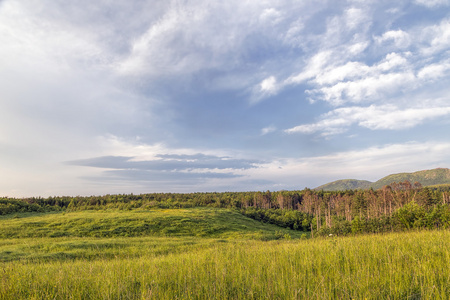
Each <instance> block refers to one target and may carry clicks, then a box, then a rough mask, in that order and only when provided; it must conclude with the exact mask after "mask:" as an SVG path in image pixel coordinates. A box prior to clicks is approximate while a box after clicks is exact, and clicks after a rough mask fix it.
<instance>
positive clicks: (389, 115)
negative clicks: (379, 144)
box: [285, 105, 450, 136]
mask: <svg viewBox="0 0 450 300" xmlns="http://www.w3.org/2000/svg"><path fill="white" fill-rule="evenodd" d="M449 114H450V107H417V108H407V109H399V108H398V107H396V106H394V105H384V106H374V105H371V106H369V107H357V106H353V107H344V108H338V109H335V110H333V111H331V112H329V113H326V114H324V115H323V116H322V117H321V120H320V121H318V122H316V123H312V124H304V125H299V126H296V127H293V128H290V129H287V130H285V132H286V133H305V134H311V133H315V132H321V133H322V135H323V136H327V135H332V134H339V133H342V132H345V131H347V129H348V128H349V127H350V126H351V125H353V124H357V125H358V126H361V127H365V128H368V129H371V130H381V129H383V130H399V129H406V128H412V127H414V126H417V125H418V124H421V123H423V122H424V121H425V120H430V119H435V118H439V117H443V116H447V115H449Z"/></svg>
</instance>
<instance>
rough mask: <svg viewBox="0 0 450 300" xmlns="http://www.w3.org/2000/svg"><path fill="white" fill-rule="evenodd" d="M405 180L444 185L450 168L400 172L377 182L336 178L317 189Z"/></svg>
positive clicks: (379, 185) (365, 186) (366, 186)
mask: <svg viewBox="0 0 450 300" xmlns="http://www.w3.org/2000/svg"><path fill="white" fill-rule="evenodd" d="M405 180H407V181H409V182H411V183H414V182H416V181H417V182H419V183H420V184H422V186H442V185H449V184H450V169H447V168H438V169H432V170H424V171H418V172H414V173H398V174H391V175H388V176H386V177H383V178H381V179H380V180H378V181H376V182H370V181H366V180H357V179H343V180H336V181H333V182H330V183H327V184H324V185H321V186H319V187H317V188H315V190H324V191H343V190H355V189H370V188H373V189H380V188H382V187H383V186H385V185H389V184H391V183H393V182H397V183H398V182H404V181H405Z"/></svg>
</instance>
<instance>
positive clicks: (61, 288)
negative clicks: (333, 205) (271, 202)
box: [0, 208, 450, 299]
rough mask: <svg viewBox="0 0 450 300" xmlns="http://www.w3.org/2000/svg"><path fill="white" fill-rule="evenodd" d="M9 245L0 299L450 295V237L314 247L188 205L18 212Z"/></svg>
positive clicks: (1, 263)
mask: <svg viewBox="0 0 450 300" xmlns="http://www.w3.org/2000/svg"><path fill="white" fill-rule="evenodd" d="M127 224H128V225H127ZM0 237H1V238H0V268H1V270H0V299H448V298H449V297H450V283H449V282H450V268H449V267H448V266H449V265H450V232H448V231H446V230H439V231H437V230H435V231H419V232H415V231H412V232H411V231H410V232H401V233H389V234H379V235H359V236H347V237H336V236H332V237H320V238H314V239H311V238H310V237H309V235H308V234H305V233H302V232H300V231H294V230H289V229H282V228H280V227H278V226H275V225H271V224H266V223H261V222H258V221H255V220H253V219H250V218H247V217H245V216H243V215H241V214H240V213H239V212H238V211H235V210H232V209H221V208H189V209H154V210H131V211H119V210H98V211H75V212H51V213H17V214H13V215H6V216H2V217H0Z"/></svg>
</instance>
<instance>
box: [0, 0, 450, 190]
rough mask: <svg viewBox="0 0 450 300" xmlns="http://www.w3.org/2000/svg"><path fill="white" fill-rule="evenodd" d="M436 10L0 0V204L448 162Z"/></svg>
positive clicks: (292, 181) (369, 176)
mask: <svg viewBox="0 0 450 300" xmlns="http://www.w3.org/2000/svg"><path fill="white" fill-rule="evenodd" d="M449 7H450V1H448V0H432V1H426V0H414V1H396V2H395V3H392V2H390V1H373V2H369V1H363V2H361V1H355V0H353V1H350V0H349V1H339V2H334V1H325V0H324V1H301V2H298V3H297V2H296V3H291V2H290V1H266V2H257V1H255V2H246V3H241V2H239V1H229V2H226V3H210V2H209V1H204V0H198V1H184V2H179V1H175V0H174V1H167V2H162V3H160V2H157V1H145V0H142V1H141V0H139V1H138V0H136V1H132V2H130V1H115V2H114V3H107V2H103V1H100V2H96V3H92V2H88V1H85V0H82V1H81V2H77V3H65V2H64V1H49V0H43V1H38V2H36V1H31V0H23V1H18V0H4V1H1V2H0V43H1V45H2V47H0V79H1V80H0V91H1V92H0V95H1V97H0V122H1V125H0V166H1V169H0V195H5V196H8V197H13V198H24V197H39V196H40V197H49V196H62V195H78V196H90V195H106V194H131V193H133V194H145V193H159V192H162V193H191V192H226V191H228V192H240V191H266V190H270V191H279V190H302V189H304V188H305V187H310V188H314V187H318V186H320V185H323V184H326V183H329V182H332V181H336V180H341V179H345V178H360V180H367V181H371V182H372V181H376V180H378V179H380V178H382V177H384V176H387V175H389V174H398V173H411V172H416V171H417V170H429V169H435V168H439V167H441V166H446V165H447V166H448V165H450V156H449V155H448V153H450V138H449V137H448V129H449V128H450V118H449V115H450V96H449V95H448V94H449V93H448V90H449V88H448V87H449V86H450V9H449ZM441 168H442V167H441ZM444 169H445V168H444Z"/></svg>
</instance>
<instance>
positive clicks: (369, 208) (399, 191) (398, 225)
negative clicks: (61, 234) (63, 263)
mask: <svg viewBox="0 0 450 300" xmlns="http://www.w3.org/2000/svg"><path fill="white" fill-rule="evenodd" d="M191 207H218V208H219V207H220V208H235V209H239V210H240V211H241V212H242V213H243V214H244V215H246V216H248V217H251V218H253V219H255V220H259V221H261V222H267V223H272V224H276V225H278V226H281V227H285V228H291V229H293V230H302V231H312V233H313V234H318V235H328V234H338V235H346V234H352V233H362V232H372V233H377V232H386V231H401V230H409V229H415V228H428V229H431V228H448V227H450V192H449V188H448V187H441V188H439V187H434V188H427V187H425V188H423V187H421V185H420V184H418V183H415V184H411V183H410V182H408V181H405V182H401V183H392V184H391V185H387V186H384V187H383V188H381V189H378V190H373V189H370V190H349V191H340V192H323V191H313V190H310V189H304V190H301V191H279V192H270V191H267V192H226V193H185V194H176V193H152V194H141V195H133V194H131V195H104V196H90V197H80V196H78V197H49V198H26V199H11V198H2V199H0V214H1V215H6V214H11V213H17V212H46V211H60V210H63V211H78V210H104V209H119V210H132V209H137V208H141V209H151V208H191Z"/></svg>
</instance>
